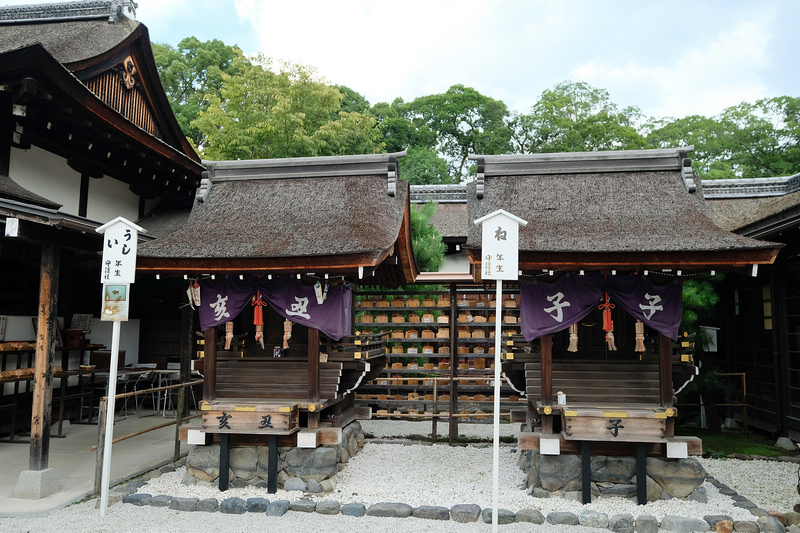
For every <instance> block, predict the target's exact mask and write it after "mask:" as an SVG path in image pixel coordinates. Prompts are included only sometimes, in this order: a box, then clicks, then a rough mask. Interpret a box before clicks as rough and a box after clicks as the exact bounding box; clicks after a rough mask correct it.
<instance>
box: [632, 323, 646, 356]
mask: <svg viewBox="0 0 800 533" xmlns="http://www.w3.org/2000/svg"><path fill="white" fill-rule="evenodd" d="M634 351H636V352H644V351H646V348H645V347H644V322H642V321H641V320H637V321H636V347H635V348H634Z"/></svg>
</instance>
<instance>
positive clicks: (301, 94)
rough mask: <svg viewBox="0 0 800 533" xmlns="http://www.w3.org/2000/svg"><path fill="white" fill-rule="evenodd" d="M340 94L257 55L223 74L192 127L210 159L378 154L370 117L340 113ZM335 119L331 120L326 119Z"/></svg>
mask: <svg viewBox="0 0 800 533" xmlns="http://www.w3.org/2000/svg"><path fill="white" fill-rule="evenodd" d="M342 98H343V95H342V93H341V92H340V91H339V90H338V89H337V88H336V87H334V86H330V85H327V84H326V83H325V82H324V80H321V79H319V78H317V77H316V75H315V72H314V70H313V69H310V68H308V67H305V66H302V65H295V64H291V63H281V64H280V65H279V69H277V71H274V70H273V69H272V62H271V61H270V60H269V59H267V58H265V57H263V56H257V57H255V58H253V59H252V61H250V62H248V63H247V64H243V65H242V73H241V74H239V75H236V76H230V75H227V74H226V75H223V83H222V87H221V89H220V93H219V96H217V95H213V94H212V95H209V96H208V102H209V105H208V109H207V110H205V111H201V112H200V114H199V116H198V118H197V119H196V120H195V121H194V122H193V123H192V124H193V125H194V126H196V127H198V128H199V129H200V130H202V131H204V132H205V133H206V141H207V142H206V144H205V145H204V146H202V147H201V149H202V151H203V155H204V156H205V157H207V158H210V159H262V158H264V159H265V158H275V157H303V156H317V155H346V154H359V153H373V152H377V151H380V150H381V149H382V145H381V143H380V137H379V131H378V130H377V129H376V120H375V118H374V117H370V116H367V115H362V114H359V113H350V112H342V111H340V101H341V100H342ZM334 113H336V114H338V120H335V121H332V120H331V115H332V114H334Z"/></svg>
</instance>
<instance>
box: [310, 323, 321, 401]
mask: <svg viewBox="0 0 800 533" xmlns="http://www.w3.org/2000/svg"><path fill="white" fill-rule="evenodd" d="M308 399H309V401H312V402H315V403H316V402H318V401H319V330H318V329H314V328H308Z"/></svg>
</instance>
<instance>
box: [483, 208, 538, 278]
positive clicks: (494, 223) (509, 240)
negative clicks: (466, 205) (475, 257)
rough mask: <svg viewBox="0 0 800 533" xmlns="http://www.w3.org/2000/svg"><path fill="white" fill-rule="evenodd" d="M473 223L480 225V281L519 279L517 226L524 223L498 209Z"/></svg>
mask: <svg viewBox="0 0 800 533" xmlns="http://www.w3.org/2000/svg"><path fill="white" fill-rule="evenodd" d="M475 224H483V225H482V227H481V229H482V240H481V253H482V257H481V278H483V279H511V280H513V279H519V276H518V271H519V268H518V267H519V226H520V224H521V225H523V226H525V225H526V224H527V222H526V221H524V220H522V219H521V218H519V217H517V216H514V215H512V214H511V213H508V212H506V211H503V210H502V209H498V210H497V211H495V212H493V213H489V214H488V215H486V216H484V217H481V218H479V219H478V220H476V221H475Z"/></svg>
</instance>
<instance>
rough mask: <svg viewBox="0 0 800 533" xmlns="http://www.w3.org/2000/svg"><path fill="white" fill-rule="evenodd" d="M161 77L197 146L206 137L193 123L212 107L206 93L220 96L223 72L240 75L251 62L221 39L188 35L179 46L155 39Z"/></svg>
mask: <svg viewBox="0 0 800 533" xmlns="http://www.w3.org/2000/svg"><path fill="white" fill-rule="evenodd" d="M153 56H154V58H155V62H156V67H157V69H158V77H159V79H160V80H161V85H163V87H164V91H165V92H166V94H167V99H168V100H169V102H170V105H171V106H172V111H173V112H174V113H175V117H176V118H177V119H178V124H179V125H180V127H181V130H182V131H183V133H184V135H186V136H187V137H188V138H189V139H191V141H192V142H193V143H194V145H195V146H200V145H201V144H203V142H204V141H205V134H204V133H203V131H202V130H201V129H200V128H198V127H196V126H192V122H193V121H194V120H195V119H196V118H197V117H198V116H199V114H200V112H202V111H205V110H206V109H207V107H208V103H207V100H206V98H205V97H206V95H216V96H219V93H220V90H221V88H222V83H223V75H224V74H229V75H237V74H240V73H241V72H242V69H243V68H246V67H247V66H248V61H247V60H246V59H244V56H243V54H242V51H241V50H239V48H238V47H236V46H235V45H234V46H228V45H226V44H225V43H223V42H222V41H220V40H218V39H214V40H212V41H205V42H201V41H200V40H199V39H197V38H196V37H187V38H185V39H183V40H182V41H181V42H179V43H178V46H177V47H173V46H170V45H168V44H158V43H153Z"/></svg>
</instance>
